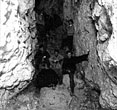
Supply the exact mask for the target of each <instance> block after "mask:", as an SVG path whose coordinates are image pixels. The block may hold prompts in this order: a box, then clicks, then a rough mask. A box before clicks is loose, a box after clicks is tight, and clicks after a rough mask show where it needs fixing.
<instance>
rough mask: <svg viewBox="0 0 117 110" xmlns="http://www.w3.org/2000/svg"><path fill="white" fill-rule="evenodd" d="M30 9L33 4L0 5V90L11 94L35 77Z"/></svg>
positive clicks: (29, 0)
mask: <svg viewBox="0 0 117 110" xmlns="http://www.w3.org/2000/svg"><path fill="white" fill-rule="evenodd" d="M33 8H34V1H33V0H19V1H18V0H1V1H0V12H1V13H0V14H1V15H0V16H1V22H0V23H1V26H0V27H1V30H0V88H3V89H9V90H10V89H13V88H14V87H15V86H17V87H16V88H18V89H15V90H16V91H14V93H15V92H18V91H19V90H20V89H22V88H23V87H24V86H25V85H26V84H27V81H29V80H31V79H32V75H33V74H34V68H33V66H32V64H31V60H32V55H33V53H32V52H33V51H34V47H35V43H34V42H36V40H35V39H34V38H35V33H36V29H35V13H34V11H33ZM18 85H19V86H18ZM0 98H1V97H0Z"/></svg>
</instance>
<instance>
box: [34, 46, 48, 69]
mask: <svg viewBox="0 0 117 110" xmlns="http://www.w3.org/2000/svg"><path fill="white" fill-rule="evenodd" d="M49 58H50V54H49V52H48V51H47V50H46V49H44V46H43V45H40V46H39V49H38V50H37V52H36V54H35V56H34V59H35V68H36V70H39V69H40V68H42V67H43V68H46V67H49V66H50V63H49Z"/></svg>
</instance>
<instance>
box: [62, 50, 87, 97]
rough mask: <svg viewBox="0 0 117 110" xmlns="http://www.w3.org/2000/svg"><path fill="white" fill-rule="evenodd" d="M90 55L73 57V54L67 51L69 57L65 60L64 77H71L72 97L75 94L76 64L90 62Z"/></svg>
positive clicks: (63, 66)
mask: <svg viewBox="0 0 117 110" xmlns="http://www.w3.org/2000/svg"><path fill="white" fill-rule="evenodd" d="M88 55H89V52H88V53H87V54H84V55H82V56H72V52H71V51H67V57H66V58H64V59H63V65H62V75H64V74H68V75H69V78H70V89H71V95H73V94H74V87H75V83H74V73H75V71H76V64H77V63H80V62H82V61H88Z"/></svg>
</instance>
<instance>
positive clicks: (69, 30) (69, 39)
mask: <svg viewBox="0 0 117 110" xmlns="http://www.w3.org/2000/svg"><path fill="white" fill-rule="evenodd" d="M73 36H74V25H73V20H72V19H70V20H69V21H68V26H67V43H68V47H69V50H70V51H71V50H72V49H73Z"/></svg>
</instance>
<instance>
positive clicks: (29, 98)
mask: <svg viewBox="0 0 117 110" xmlns="http://www.w3.org/2000/svg"><path fill="white" fill-rule="evenodd" d="M68 80H69V79H68V77H67V76H65V77H64V81H63V82H64V84H63V85H61V86H57V87H56V88H48V87H44V88H42V89H41V91H40V92H39V91H38V90H37V88H35V87H34V86H33V84H30V85H29V86H28V87H27V88H26V89H25V90H23V91H22V92H21V93H19V94H17V95H16V96H14V97H13V98H11V99H10V100H9V101H8V103H7V107H6V108H5V110H111V109H102V108H101V107H100V104H99V92H98V90H96V89H95V88H94V87H93V84H91V83H90V82H86V83H85V82H84V81H83V80H80V79H79V80H77V82H75V84H76V87H75V93H74V96H70V89H69V83H68V82H69V81H68Z"/></svg>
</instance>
